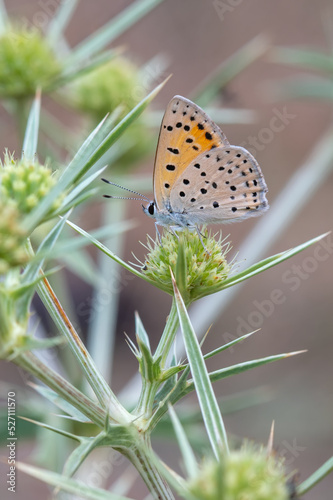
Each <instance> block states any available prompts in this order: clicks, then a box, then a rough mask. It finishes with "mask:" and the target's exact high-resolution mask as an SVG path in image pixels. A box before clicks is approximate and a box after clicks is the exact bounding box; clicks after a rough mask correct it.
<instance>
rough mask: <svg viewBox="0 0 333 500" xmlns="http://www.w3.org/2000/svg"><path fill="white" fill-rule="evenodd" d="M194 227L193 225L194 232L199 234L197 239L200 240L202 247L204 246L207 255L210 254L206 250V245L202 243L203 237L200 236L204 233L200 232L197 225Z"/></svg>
mask: <svg viewBox="0 0 333 500" xmlns="http://www.w3.org/2000/svg"><path fill="white" fill-rule="evenodd" d="M194 227H195V230H196V232H197V234H198V236H199V240H200V242H201V244H202V246H203V247H204V249H205V252H207V253H208V255H211V253H210V252H209V251H208V249H207V247H206V245H205V244H204V242H203V239H202V238H203V237H204V235H203V234H202V233H201V231H200V229H199V227H198V226H194Z"/></svg>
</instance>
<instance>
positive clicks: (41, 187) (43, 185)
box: [0, 152, 62, 274]
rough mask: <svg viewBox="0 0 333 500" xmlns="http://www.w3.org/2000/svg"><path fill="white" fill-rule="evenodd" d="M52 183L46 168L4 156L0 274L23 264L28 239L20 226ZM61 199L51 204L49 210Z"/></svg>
mask: <svg viewBox="0 0 333 500" xmlns="http://www.w3.org/2000/svg"><path fill="white" fill-rule="evenodd" d="M55 182H56V180H55V178H54V176H53V175H52V171H51V169H50V168H48V167H46V166H44V165H40V164H39V163H38V162H35V163H33V162H31V161H29V160H25V159H24V158H23V159H22V160H15V159H14V157H13V156H12V155H11V154H9V153H8V152H6V154H5V157H4V161H3V162H1V165H0V213H1V217H0V274H4V273H5V272H7V271H8V270H9V269H10V268H12V267H16V266H21V265H23V264H25V263H26V262H27V260H28V257H27V253H26V251H25V243H26V238H27V237H28V236H29V235H28V234H27V233H26V231H25V229H24V227H23V225H22V221H23V218H24V215H25V214H27V213H29V212H30V211H31V210H32V209H33V208H35V207H36V206H37V205H38V204H39V203H40V201H41V200H42V199H43V198H44V197H45V196H46V195H47V193H48V192H49V191H50V189H51V188H52V187H53V185H54V184H55ZM61 199H62V197H61ZM61 199H57V200H55V202H54V204H53V206H52V210H55V209H56V208H58V206H59V205H60V202H61Z"/></svg>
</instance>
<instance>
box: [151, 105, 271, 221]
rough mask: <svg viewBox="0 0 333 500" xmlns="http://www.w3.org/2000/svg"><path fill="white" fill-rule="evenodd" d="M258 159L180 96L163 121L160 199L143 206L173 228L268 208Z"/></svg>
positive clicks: (158, 182)
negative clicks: (232, 143)
mask: <svg viewBox="0 0 333 500" xmlns="http://www.w3.org/2000/svg"><path fill="white" fill-rule="evenodd" d="M266 192H267V186H266V183H265V180H264V177H263V175H262V172H261V169H260V167H259V165H258V163H257V161H256V160H255V158H254V157H253V156H252V155H251V154H250V153H249V152H248V151H247V150H246V149H244V148H242V147H239V146H231V145H230V144H229V142H228V140H227V138H226V136H225V135H224V133H223V132H222V131H221V130H220V129H219V127H218V126H217V125H216V124H215V123H214V122H212V120H211V119H210V118H209V117H208V115H206V113H205V112H204V111H203V110H202V109H201V108H199V106H197V105H196V104H194V103H192V102H191V101H189V100H188V99H185V98H184V97H181V96H175V97H174V98H173V99H172V100H171V101H170V103H169V104H168V106H167V109H166V112H165V115H164V117H163V120H162V124H161V130H160V137H159V142H158V146H157V151H156V158H155V167H154V198H155V199H154V202H150V203H149V204H148V205H147V206H145V207H143V210H144V212H145V213H146V214H147V215H148V216H150V217H152V218H154V219H155V222H156V224H160V225H162V226H170V227H172V228H173V229H182V228H186V227H188V228H197V227H198V225H202V224H211V223H213V224H216V223H225V222H235V221H239V220H243V219H246V218H249V217H253V216H257V215H260V214H262V213H263V212H264V211H266V210H267V209H268V202H267V199H266V196H265V194H266Z"/></svg>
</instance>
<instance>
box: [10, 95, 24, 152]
mask: <svg viewBox="0 0 333 500" xmlns="http://www.w3.org/2000/svg"><path fill="white" fill-rule="evenodd" d="M11 104H12V110H13V115H14V117H15V120H16V124H17V127H16V130H17V131H18V135H19V142H20V144H21V147H22V145H23V140H24V134H25V129H26V126H27V100H26V98H15V99H12V101H11Z"/></svg>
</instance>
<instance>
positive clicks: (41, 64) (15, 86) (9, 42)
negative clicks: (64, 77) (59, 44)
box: [0, 26, 61, 98]
mask: <svg viewBox="0 0 333 500" xmlns="http://www.w3.org/2000/svg"><path fill="white" fill-rule="evenodd" d="M60 71H61V65H60V62H59V61H58V60H57V59H56V57H55V54H54V53H53V51H52V50H51V48H50V47H49V45H48V43H47V41H46V39H45V38H43V36H42V35H41V33H40V32H39V31H38V30H36V29H34V28H26V27H22V26H21V27H14V26H9V27H8V28H7V29H6V30H5V31H4V32H3V33H2V35H1V36H0V96H1V97H5V98H22V97H30V96H32V95H34V94H35V92H36V89H37V88H38V87H41V88H43V87H45V86H47V84H49V83H50V81H51V80H52V79H53V78H54V77H55V76H57V75H59V74H60Z"/></svg>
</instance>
